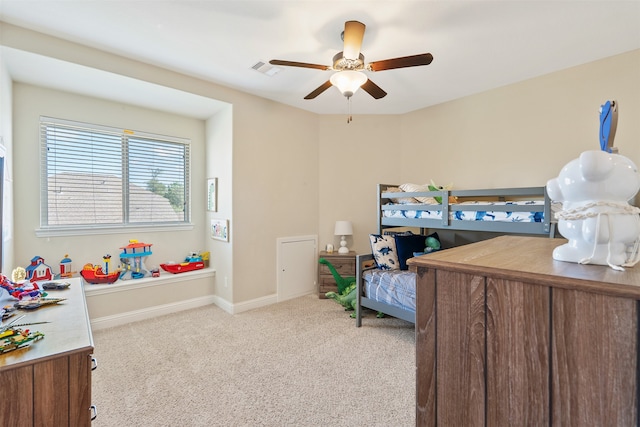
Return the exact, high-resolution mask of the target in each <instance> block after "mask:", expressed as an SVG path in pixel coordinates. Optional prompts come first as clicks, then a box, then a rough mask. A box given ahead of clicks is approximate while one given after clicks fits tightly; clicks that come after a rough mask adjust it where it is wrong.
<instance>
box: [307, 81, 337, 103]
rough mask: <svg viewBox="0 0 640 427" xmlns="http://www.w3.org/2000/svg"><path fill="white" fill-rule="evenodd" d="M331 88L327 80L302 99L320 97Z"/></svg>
mask: <svg viewBox="0 0 640 427" xmlns="http://www.w3.org/2000/svg"><path fill="white" fill-rule="evenodd" d="M331 86H332V84H331V82H330V81H329V80H327V81H326V82H324V83H322V84H321V85H320V86H318V88H317V89H316V90H314V91H313V92H311V93H310V94H309V95H307V96H305V97H304V99H313V98H315V97H316V96H318V95H320V94H321V93H322V92H324V91H325V90H327V89H329V88H330V87H331Z"/></svg>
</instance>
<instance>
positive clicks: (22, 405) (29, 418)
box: [0, 356, 35, 427]
mask: <svg viewBox="0 0 640 427" xmlns="http://www.w3.org/2000/svg"><path fill="white" fill-rule="evenodd" d="M0 357H2V356H0ZM32 378H33V369H32V367H31V366H23V367H21V368H16V369H11V370H10V371H7V372H2V373H1V374H0V381H2V388H1V389H2V399H0V414H1V415H2V422H3V423H6V425H7V426H16V427H26V426H33V425H35V424H34V422H33V400H32V399H30V398H29V397H30V396H33V381H32ZM11 396H15V398H11Z"/></svg>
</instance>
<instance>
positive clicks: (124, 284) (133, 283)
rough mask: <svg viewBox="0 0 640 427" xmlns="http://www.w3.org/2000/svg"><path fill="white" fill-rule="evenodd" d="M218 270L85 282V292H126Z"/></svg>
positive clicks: (92, 294) (93, 293) (209, 273)
mask: <svg viewBox="0 0 640 427" xmlns="http://www.w3.org/2000/svg"><path fill="white" fill-rule="evenodd" d="M215 275H216V271H215V270H214V269H213V268H203V269H201V270H194V271H187V272H186V273H178V274H171V273H164V272H163V273H161V274H160V277H144V278H142V279H131V280H118V281H117V282H115V283H112V284H110V285H91V284H87V283H85V284H84V293H85V295H86V296H94V295H104V294H111V293H114V292H126V291H128V290H135V289H140V288H146V287H150V286H158V285H166V284H170V283H178V282H185V281H191V280H195V279H201V278H206V277H214V276H215Z"/></svg>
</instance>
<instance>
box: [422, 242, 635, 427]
mask: <svg viewBox="0 0 640 427" xmlns="http://www.w3.org/2000/svg"><path fill="white" fill-rule="evenodd" d="M564 242H565V240H563V239H545V238H540V237H514V236H502V237H498V238H495V239H491V240H487V241H483V242H479V243H474V244H470V245H466V246H461V247H458V248H454V249H450V250H446V251H441V252H437V253H433V254H429V255H425V256H422V257H418V258H413V259H412V260H410V261H409V265H410V268H411V269H412V270H413V271H415V272H416V273H417V313H416V368H417V371H416V424H417V425H418V426H508V425H511V426H529V425H531V426H541V425H545V426H548V425H553V426H565V425H570V426H605V425H607V426H636V425H640V424H639V423H638V378H639V370H638V315H639V313H638V300H640V265H637V266H636V267H634V268H627V269H626V271H624V272H620V271H615V270H613V269H611V268H609V267H605V266H596V265H580V264H576V263H567V262H561V261H555V260H553V258H552V255H551V253H552V250H553V248H555V247H556V246H558V245H560V244H562V243H564Z"/></svg>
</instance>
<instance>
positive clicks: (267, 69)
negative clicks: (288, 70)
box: [251, 61, 280, 77]
mask: <svg viewBox="0 0 640 427" xmlns="http://www.w3.org/2000/svg"><path fill="white" fill-rule="evenodd" d="M251 68H253V69H254V70H256V71H259V72H261V73H262V74H266V75H267V76H270V77H271V76H273V75H275V74H277V73H278V72H280V68H278V67H274V66H273V65H269V64H268V63H266V62H263V61H258V62H256V64H255V65H254V66H253V67H251Z"/></svg>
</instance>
